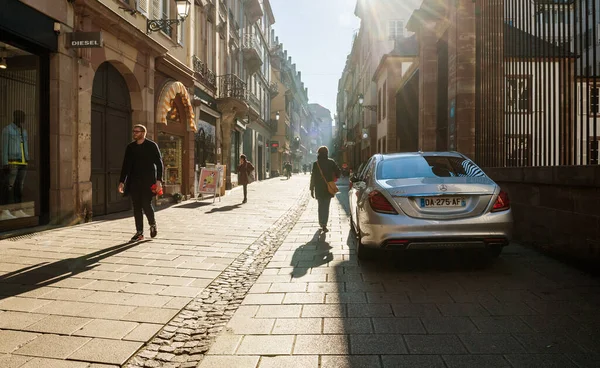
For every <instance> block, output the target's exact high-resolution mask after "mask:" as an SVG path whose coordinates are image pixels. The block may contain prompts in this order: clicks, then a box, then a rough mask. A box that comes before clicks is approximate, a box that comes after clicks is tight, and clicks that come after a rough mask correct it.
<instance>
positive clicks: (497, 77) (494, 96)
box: [473, 0, 506, 167]
mask: <svg viewBox="0 0 600 368" xmlns="http://www.w3.org/2000/svg"><path fill="white" fill-rule="evenodd" d="M475 12H476V13H475V14H476V17H477V24H476V26H477V27H478V29H477V31H476V38H477V44H478V47H479V48H480V50H479V53H478V54H479V57H478V60H477V65H476V68H477V73H479V75H480V77H479V80H478V86H476V87H477V88H478V92H477V96H476V97H477V99H478V100H479V105H478V107H479V111H477V115H476V119H477V121H476V127H475V129H476V132H477V133H478V134H477V138H478V139H477V141H476V146H475V147H476V152H475V157H473V158H474V159H475V160H476V161H477V164H479V165H482V166H485V167H497V166H504V164H505V159H506V151H505V145H504V141H505V138H504V136H505V115H504V49H503V47H502V45H503V44H504V17H503V15H504V0H479V1H478V2H477V8H476V9H475Z"/></svg>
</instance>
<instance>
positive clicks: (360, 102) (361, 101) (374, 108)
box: [358, 93, 377, 111]
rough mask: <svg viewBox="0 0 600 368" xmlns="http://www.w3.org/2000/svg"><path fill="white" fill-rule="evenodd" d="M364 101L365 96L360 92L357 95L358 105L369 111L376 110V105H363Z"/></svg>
mask: <svg viewBox="0 0 600 368" xmlns="http://www.w3.org/2000/svg"><path fill="white" fill-rule="evenodd" d="M364 103H365V97H364V96H363V95H362V93H361V94H359V95H358V104H359V105H360V107H362V108H364V109H367V110H371V111H377V105H363V104H364Z"/></svg>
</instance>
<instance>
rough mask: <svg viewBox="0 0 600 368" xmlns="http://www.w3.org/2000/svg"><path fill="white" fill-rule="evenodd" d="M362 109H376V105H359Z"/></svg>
mask: <svg viewBox="0 0 600 368" xmlns="http://www.w3.org/2000/svg"><path fill="white" fill-rule="evenodd" d="M361 106H362V108H363V109H367V110H371V111H377V105H361Z"/></svg>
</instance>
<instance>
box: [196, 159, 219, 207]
mask: <svg viewBox="0 0 600 368" xmlns="http://www.w3.org/2000/svg"><path fill="white" fill-rule="evenodd" d="M197 178H198V179H197V184H196V188H198V190H197V193H196V195H197V194H212V195H214V197H213V202H214V201H215V198H216V197H217V194H218V195H219V201H220V200H221V195H220V191H219V189H220V185H219V184H220V178H219V170H217V169H216V168H206V167H203V168H202V169H201V170H200V174H199V175H197Z"/></svg>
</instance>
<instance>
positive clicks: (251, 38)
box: [243, 33, 263, 60]
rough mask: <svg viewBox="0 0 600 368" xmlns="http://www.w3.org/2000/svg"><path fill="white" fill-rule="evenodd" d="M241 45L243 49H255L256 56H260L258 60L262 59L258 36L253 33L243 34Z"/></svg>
mask: <svg viewBox="0 0 600 368" xmlns="http://www.w3.org/2000/svg"><path fill="white" fill-rule="evenodd" d="M243 47H244V48H245V49H254V50H256V53H257V54H258V57H259V58H260V60H262V59H263V51H262V47H261V44H260V41H259V39H258V36H256V35H255V34H254V33H246V34H245V35H244V43H243Z"/></svg>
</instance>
